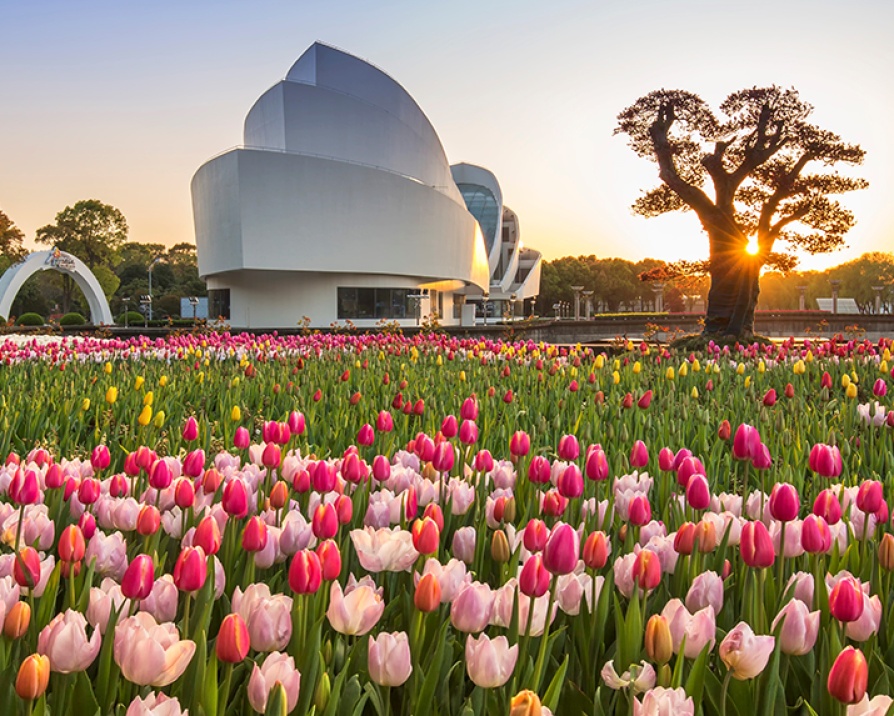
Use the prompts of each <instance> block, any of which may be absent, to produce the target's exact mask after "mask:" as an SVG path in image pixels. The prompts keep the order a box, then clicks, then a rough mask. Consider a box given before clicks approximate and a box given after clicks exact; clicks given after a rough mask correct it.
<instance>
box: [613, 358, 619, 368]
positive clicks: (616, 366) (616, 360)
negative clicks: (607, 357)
mask: <svg viewBox="0 0 894 716" xmlns="http://www.w3.org/2000/svg"><path fill="white" fill-rule="evenodd" d="M614 369H615V370H621V361H620V360H618V359H617V358H615V364H614Z"/></svg>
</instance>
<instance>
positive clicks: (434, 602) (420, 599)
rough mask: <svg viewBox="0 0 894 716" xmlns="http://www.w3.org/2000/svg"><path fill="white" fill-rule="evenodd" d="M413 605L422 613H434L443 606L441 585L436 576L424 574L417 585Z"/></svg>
mask: <svg viewBox="0 0 894 716" xmlns="http://www.w3.org/2000/svg"><path fill="white" fill-rule="evenodd" d="M413 604H414V605H415V606H416V608H417V609H418V610H419V611H420V612H433V611H435V610H436V609H437V608H438V607H439V606H440V605H441V583H440V582H439V581H438V579H437V577H435V575H434V574H432V573H428V574H423V575H422V578H421V579H420V580H419V583H418V584H417V585H416V593H415V594H414V595H413Z"/></svg>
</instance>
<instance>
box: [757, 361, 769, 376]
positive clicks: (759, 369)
mask: <svg viewBox="0 0 894 716" xmlns="http://www.w3.org/2000/svg"><path fill="white" fill-rule="evenodd" d="M766 370H767V364H766V363H764V361H763V359H761V360H760V362H759V363H758V364H757V372H758V373H764V372H766Z"/></svg>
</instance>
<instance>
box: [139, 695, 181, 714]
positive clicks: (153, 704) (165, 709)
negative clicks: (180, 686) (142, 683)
mask: <svg viewBox="0 0 894 716" xmlns="http://www.w3.org/2000/svg"><path fill="white" fill-rule="evenodd" d="M186 713H188V710H187V711H184V710H183V709H182V708H181V707H180V701H179V699H176V698H171V697H170V696H167V695H165V694H163V693H160V692H159V693H151V694H149V695H148V696H147V697H146V698H141V697H140V696H135V697H134V700H133V701H131V702H130V706H128V707H127V712H126V713H125V714H124V716H184V714H186Z"/></svg>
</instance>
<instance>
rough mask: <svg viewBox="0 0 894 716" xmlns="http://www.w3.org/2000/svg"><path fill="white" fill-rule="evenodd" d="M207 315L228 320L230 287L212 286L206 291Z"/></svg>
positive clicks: (211, 317)
mask: <svg viewBox="0 0 894 716" xmlns="http://www.w3.org/2000/svg"><path fill="white" fill-rule="evenodd" d="M208 317H209V318H210V319H212V320H214V319H217V318H223V319H226V320H230V289H228V288H212V289H210V290H209V291H208Z"/></svg>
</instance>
